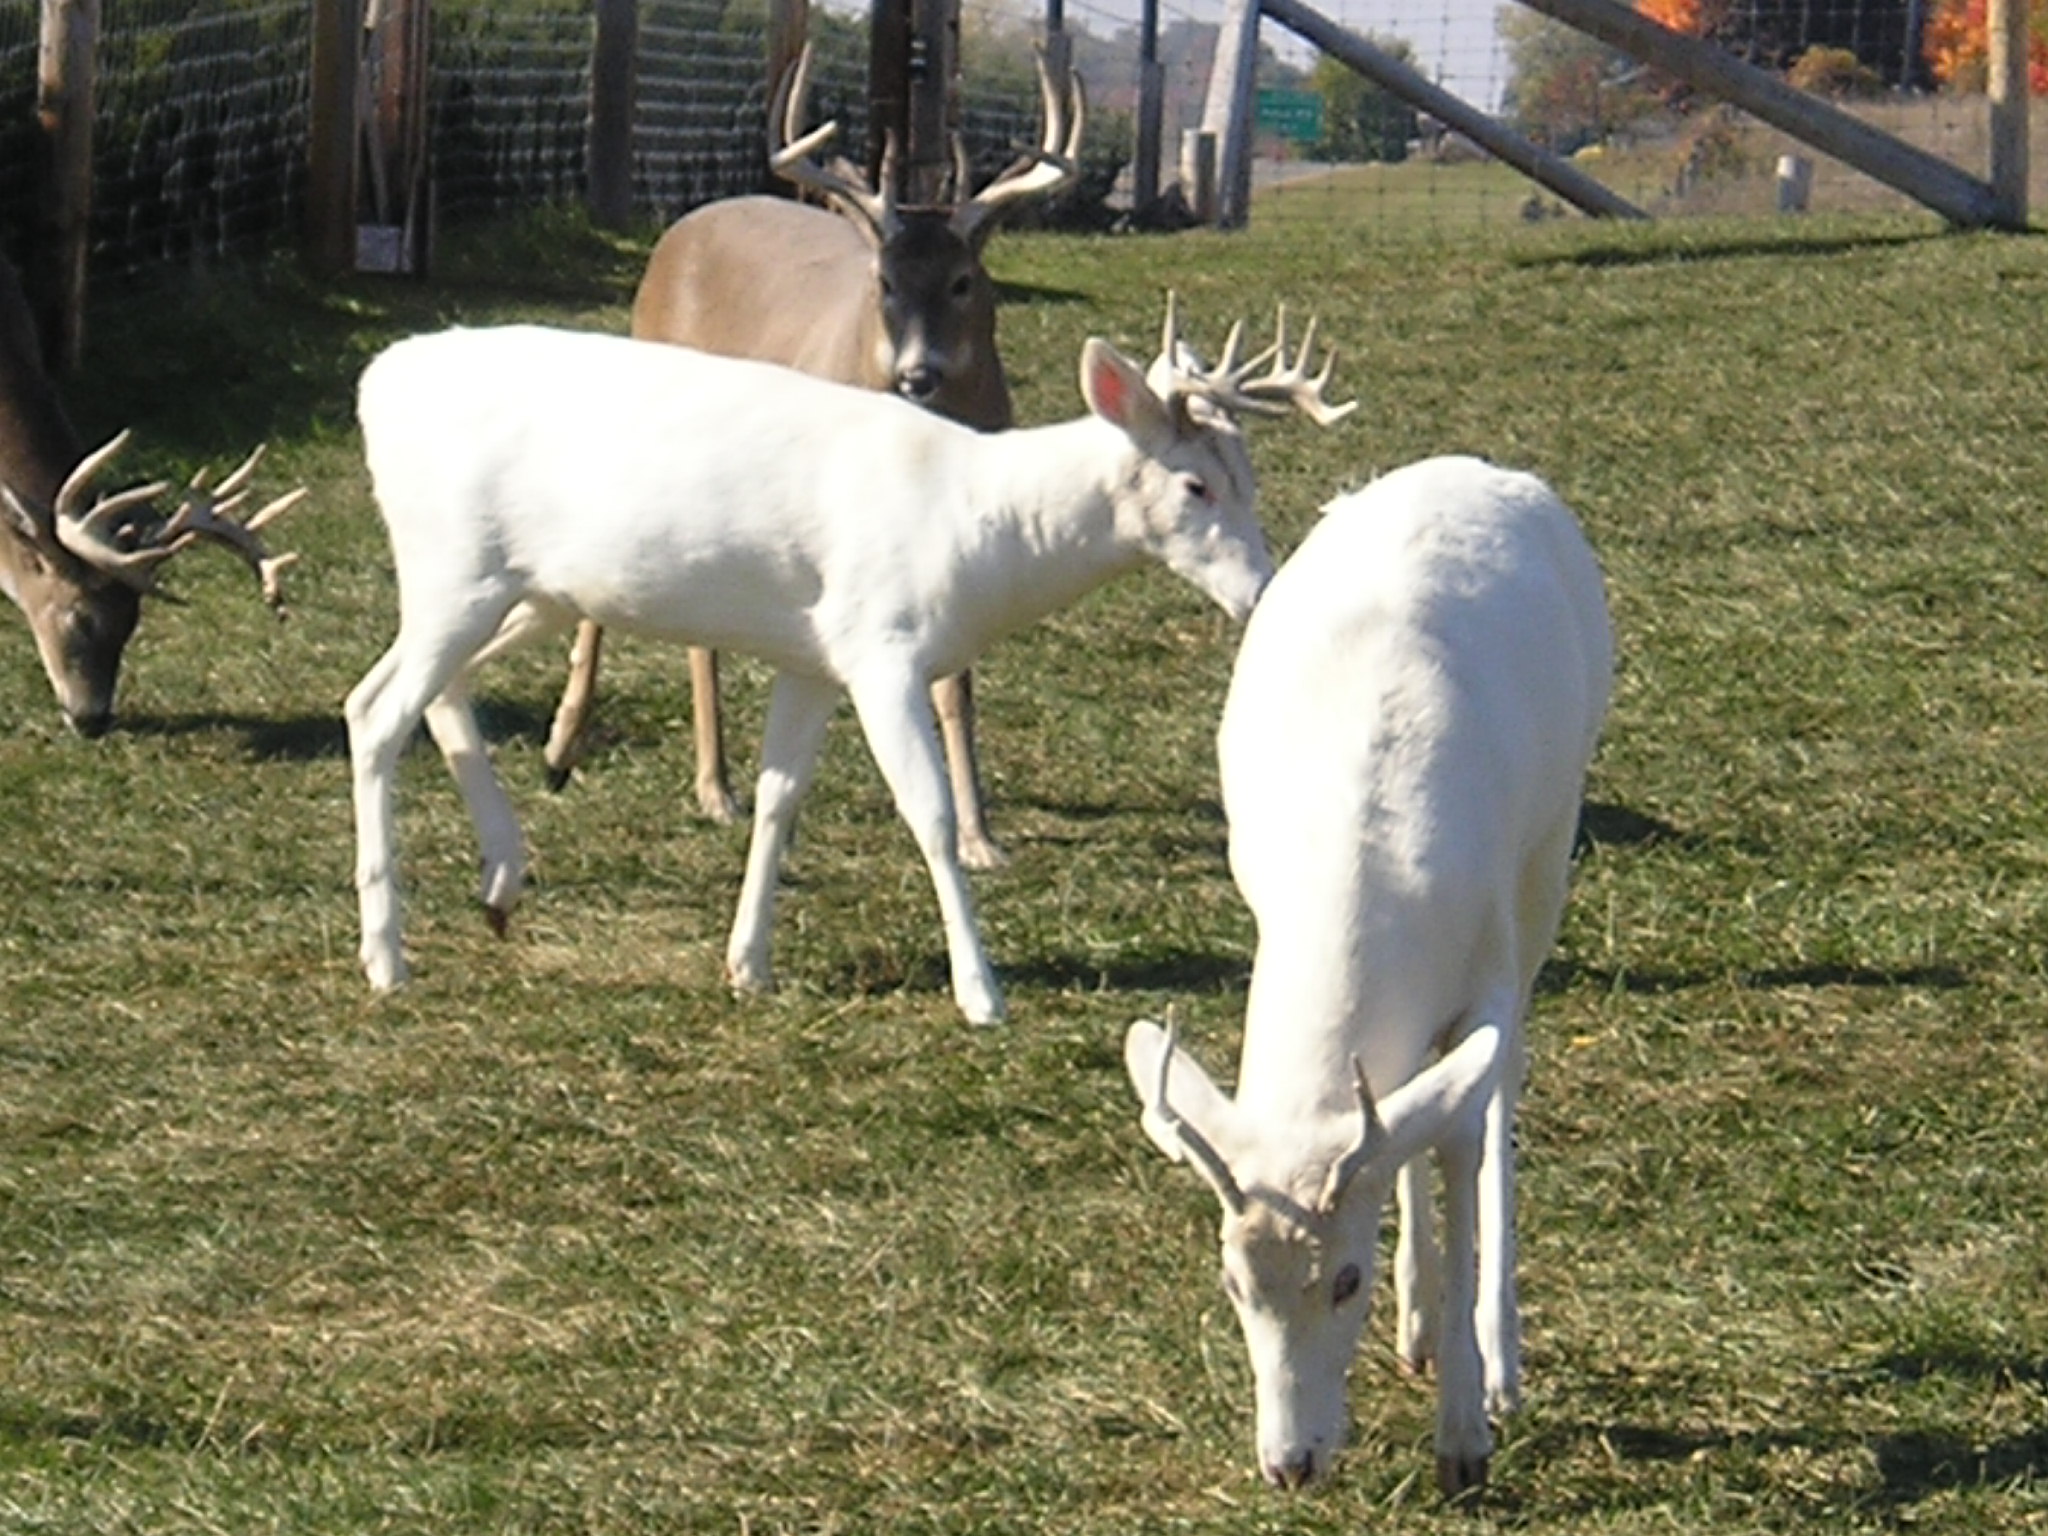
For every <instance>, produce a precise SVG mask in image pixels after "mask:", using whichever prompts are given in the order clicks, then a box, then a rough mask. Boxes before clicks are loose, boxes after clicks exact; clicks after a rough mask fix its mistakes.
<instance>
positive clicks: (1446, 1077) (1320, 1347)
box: [1126, 458, 1613, 1493]
mask: <svg viewBox="0 0 2048 1536" xmlns="http://www.w3.org/2000/svg"><path fill="white" fill-rule="evenodd" d="M1612 666H1613V647H1612V638H1611V635H1610V632H1609V627H1608V619H1607V608H1606V600H1605V597H1604V594H1603V589H1602V583H1601V578H1600V574H1599V570H1598V567H1597V566H1596V565H1595V563H1594V560H1593V556H1592V553H1591V552H1590V551H1589V550H1588V548H1587V547H1586V543H1585V540H1584V538H1583V537H1582V536H1581V534H1580V532H1579V529H1578V527H1577V525H1576V523H1575V522H1574V520H1573V518H1572V515H1571V513H1570V512H1569V511H1567V510H1566V508H1565V507H1564V505H1563V504H1562V503H1561V502H1560V501H1558V499H1557V498H1556V496H1555V495H1553V494H1552V493H1551V491H1550V490H1549V488H1548V487H1546V486H1545V485H1544V484H1543V483H1542V482H1541V481H1539V480H1537V479H1535V478H1533V477H1532V476H1529V475H1526V474H1517V473H1514V472H1511V471H1507V470H1502V469H1497V468H1494V467H1493V466H1491V465H1488V464H1485V463H1482V462H1480V461H1478V460H1475V459H1468V458H1438V459H1429V460H1426V461H1424V462H1422V463H1418V464H1413V465H1410V466H1408V467H1406V468H1404V469H1400V470H1397V471H1395V472H1394V473H1392V474H1389V475H1387V476H1385V477H1384V478H1382V479H1380V480H1377V481H1375V482H1373V483H1372V484H1371V485H1369V486H1367V487H1366V488H1365V489H1363V490H1361V491H1358V492H1355V493H1353V494H1351V495H1347V496H1343V497H1340V498H1338V499H1337V500H1336V501H1334V502H1332V503H1331V504H1330V505H1329V507H1328V508H1327V509H1326V510H1325V515H1324V517H1323V520H1322V521H1321V522H1320V523H1319V524H1318V525H1317V526H1316V527H1315V528H1314V529H1313V530H1312V531H1311V532H1310V534H1309V536H1308V538H1307V539H1306V540H1305V541H1304V542H1303V543H1302V546H1301V548H1300V549H1299V550H1298V551H1297V552H1296V553H1295V554H1294V556H1293V557H1292V558H1290V559H1289V560H1288V561H1287V563H1286V564H1285V565H1284V566H1283V567H1282V568H1281V570H1280V572H1279V574H1278V575H1277V576H1276V577H1274V579H1273V582H1272V584H1271V586H1270V587H1269V588H1268V589H1267V592H1266V595H1265V597H1264V598H1263V599H1262V600H1261V602H1260V604H1259V607H1258V610H1257V612H1256V613H1254V614H1253V616H1252V619H1251V622H1250V623H1249V624H1248V625H1247V626H1246V630H1245V635H1244V643H1243V646H1242V648H1241V650H1240V651H1239V654H1238V659H1237V665H1236V670H1235V673H1234V675H1233V677H1232V679H1231V686H1230V693H1229V698H1228V701H1227V703H1226V706H1225V709H1224V715H1223V723H1222V727H1221V730H1220V732H1219V734H1218V741H1217V750H1218V757H1219V759H1220V763H1221V769H1222V781H1223V801H1224V808H1225V811H1226V812H1227V814H1228V816H1229V821H1230V863H1231V871H1232V874H1233V875H1234V876H1235V878H1236V880H1237V883H1238V886H1239V888H1240V889H1241V890H1242V891H1243V892H1244V896H1245V900H1246V901H1247V903H1248V904H1249V905H1250V906H1251V909H1252V912H1253V914H1254V915H1255V916H1256V918H1257V920H1258V934H1259V942H1258V953H1257V958H1256V961H1255V963H1254V965H1253V969H1252V979H1251V991H1250V997H1249V999H1248V1002H1247V1006H1246V1016H1245V1030H1244V1049H1243V1055H1242V1057H1241V1059H1240V1062H1239V1066H1238V1079H1237V1090H1236V1096H1235V1098H1234V1099H1233V1098H1230V1097H1227V1096H1225V1095H1224V1094H1223V1093H1222V1092H1221V1091H1220V1090H1218V1089H1217V1088H1216V1087H1215V1086H1214V1084H1212V1083H1211V1082H1210V1081H1209V1079H1208V1078H1207V1077H1206V1076H1205V1075H1203V1073H1202V1071H1201V1069H1200V1068H1199V1067H1198V1066H1196V1065H1195V1063H1194V1062H1193V1061H1192V1060H1190V1059H1188V1058H1187V1057H1185V1056H1178V1055H1177V1056H1176V1057H1175V1058H1174V1059H1173V1060H1172V1062H1171V1063H1170V1066H1169V1087H1168V1092H1167V1100H1168V1103H1169V1104H1170V1106H1171V1114H1172V1115H1174V1116H1177V1117H1178V1118H1179V1119H1180V1120H1181V1121H1183V1122H1185V1123H1186V1125H1187V1126H1188V1127H1189V1128H1190V1132H1191V1134H1192V1135H1194V1136H1197V1137H1200V1138H1203V1139H1205V1140H1206V1142H1207V1143H1208V1145H1209V1146H1211V1147H1213V1149H1214V1151H1215V1154H1216V1155H1217V1157H1218V1158H1220V1160H1221V1163H1222V1164H1223V1165H1225V1166H1227V1168H1228V1177H1229V1178H1230V1179H1232V1180H1234V1182H1235V1185H1236V1187H1237V1189H1238V1190H1240V1191H1242V1196H1241V1207H1242V1208H1241V1209H1238V1210H1232V1209H1230V1208H1229V1207H1230V1204H1231V1200H1230V1194H1229V1193H1227V1192H1226V1186H1224V1185H1221V1184H1219V1187H1218V1192H1219V1194H1224V1195H1225V1200H1226V1214H1225V1220H1224V1224H1223V1250H1224V1266H1225V1271H1226V1274H1228V1275H1230V1276H1232V1277H1233V1285H1234V1292H1233V1296H1234V1299H1235V1300H1236V1303H1237V1311H1238V1317H1239V1321H1240V1323H1241V1324H1242V1327H1243V1332H1244V1335H1245V1340H1246V1344H1247V1347H1248V1349H1249V1351H1250V1355H1251V1361H1252V1370H1253V1375H1254V1378H1255V1380H1256V1382H1257V1398H1258V1431H1257V1434H1258V1450H1259V1458H1260V1462H1261V1465H1262V1468H1263V1469H1264V1471H1265V1472H1266V1474H1267V1476H1268V1477H1269V1478H1271V1479H1272V1480H1273V1481H1275V1482H1280V1483H1286V1484H1289V1485H1294V1484H1299V1483H1302V1482H1306V1481H1308V1480H1309V1479H1311V1478H1313V1477H1316V1476H1319V1475H1321V1474H1322V1473H1323V1472H1324V1471H1325V1470H1327V1468H1328V1467H1329V1465H1330V1461H1331V1459H1332V1457H1333V1455H1334V1453H1335V1450H1336V1448H1337V1446H1338V1444H1339V1443H1340V1441H1341V1439H1342V1436H1343V1431H1344V1421H1345V1420H1344V1378H1345V1374H1346V1372H1347V1371H1348V1369H1349V1366H1350V1362H1351V1358H1352V1355H1353V1353H1354V1352H1355V1350H1356V1346H1357V1340H1358V1337H1359V1330H1360V1329H1361V1327H1362V1326H1363V1325H1364V1322H1365V1320H1366V1315H1367V1311H1368V1307H1369V1298H1370V1294H1371V1290H1372V1278H1373V1269H1374V1262H1375V1252H1376V1244H1377V1239H1378V1231H1379V1222H1380V1215H1381V1211H1382V1209H1383V1207H1384V1202H1385V1199H1386V1196H1387V1194H1388V1191H1389V1189H1390V1188H1391V1187H1392V1186H1393V1185H1394V1184H1395V1182H1396V1180H1397V1176H1398V1182H1399V1188H1400V1196H1401V1242H1400V1248H1399V1253H1398V1256H1397V1261H1396V1276H1395V1278H1396V1292H1397V1305H1398V1310H1399V1314H1400V1315H1399V1324H1398V1336H1399V1347H1400V1350H1401V1354H1402V1356H1403V1357H1404V1359H1405V1360H1406V1361H1407V1362H1408V1363H1409V1364H1411V1365H1413V1366H1415V1367H1418V1368H1420V1367H1421V1366H1423V1365H1424V1364H1426V1363H1427V1362H1428V1361H1429V1360H1430V1359H1432V1358H1433V1359H1434V1361H1435V1365H1436V1369H1437V1371H1438V1374H1439V1382H1440V1388H1439V1393H1440V1395H1439V1409H1438V1420H1437V1435H1436V1448H1437V1460H1438V1475H1439V1480H1440V1482H1441V1483H1442V1485H1443V1486H1444V1488H1445V1489H1446V1491H1447V1492H1453V1493H1455V1492H1459V1491H1462V1490H1463V1489H1465V1488H1469V1487H1472V1486H1474V1485H1476V1484H1478V1483H1480V1482H1482V1481H1483V1480H1484V1478H1485V1474H1486V1463H1487V1458H1488V1456H1489V1455H1490V1453H1491V1450H1492V1435H1491V1431H1490V1428H1489V1425H1488V1422H1487V1411H1488V1409H1489V1408H1490V1409H1492V1410H1493V1411H1495V1412H1502V1411H1506V1410H1507V1409H1509V1408H1511V1407H1513V1406H1514V1403H1515V1401H1516V1397H1517V1393H1518V1391H1519V1369H1520V1367H1519V1355H1520V1338H1519V1326H1518V1313H1517V1307H1516V1300H1515V1280H1514V1230H1513V1216H1514V1146H1513V1128H1514V1112H1515V1102H1516V1098H1517V1095H1518V1093H1519V1090H1520V1085H1521V1080H1522V1075H1523V1063H1524V1054H1525V1052H1524V1043H1523V1037H1522V1018H1523V1014H1524V1012H1525V1010H1526V1008H1527V1004H1528V998H1529V992H1530V988H1531V986H1532V984H1533V983H1534V981H1535V977H1536V972H1537V969H1538V967H1539V966H1540V965H1541V964H1542V962H1543V958H1544V956H1545V954H1546V953H1548V951H1549V949H1550V946H1551V943H1552V941H1553V939H1554V938H1555V936H1556V932H1557V925H1558V919H1559V916H1560V913H1561V910H1562V907H1563V903H1564V896H1565V886H1566V878H1567V866H1568V863H1569V858H1570V852H1571V846H1572V840H1573V837H1574V835H1575V830H1576V826H1577V818H1578V813H1579V807H1580V800H1581V796H1582V793H1583V788H1584V780H1585V772H1586V766H1587V762H1588V760H1589V758H1590V757H1591V754H1592V751H1593V747H1594V743H1595V741H1596V738H1597V736H1598V733H1599V729H1600V724H1601V721H1602V719H1603V717H1604V715H1605V713H1606V707H1607V698H1608V688H1609V682H1610V675H1611V671H1612ZM1461 1042H1462V1046H1461ZM1165 1050H1166V1041H1165V1038H1164V1037H1163V1035H1162V1034H1161V1032H1160V1031H1159V1029H1158V1027H1157V1026H1155V1025H1152V1024H1149V1023H1144V1022H1141V1023H1138V1024H1135V1025H1133V1026H1132V1028H1131V1031H1130V1034H1129V1037H1128V1039H1127V1042H1126V1060H1127V1063H1128V1066H1129V1070H1130V1073H1131V1076H1132V1080H1133V1083H1134V1085H1135V1086H1136V1087H1137V1089H1138V1091H1139V1094H1140V1096H1141V1098H1143V1099H1144V1100H1145V1102H1146V1105H1147V1115H1146V1126H1147V1129H1148V1130H1149V1131H1150V1132H1151V1134H1152V1135H1153V1137H1154V1139H1155V1140H1156V1141H1157V1142H1158V1143H1159V1144H1160V1146H1161V1147H1162V1148H1163V1149H1164V1150H1165V1151H1166V1152H1167V1153H1168V1154H1169V1155H1170V1156H1174V1157H1176V1158H1179V1157H1182V1156H1183V1155H1184V1154H1185V1153H1186V1150H1187V1141H1186V1140H1185V1139H1184V1138H1183V1137H1182V1135H1181V1134H1180V1133H1179V1132H1178V1131H1177V1130H1176V1128H1175V1127H1174V1125H1172V1124H1171V1123H1170V1122H1168V1121H1166V1120H1163V1119H1162V1117H1161V1115H1160V1113H1159V1112H1158V1106H1157V1104H1156V1102H1155V1099H1154V1095H1155V1091H1156V1084H1157V1081H1158V1077H1159V1072H1160V1066H1161V1059H1162V1057H1163V1056H1164V1054H1165ZM1446 1053H1447V1054H1446ZM1439 1056H1441V1057H1442V1059H1441V1060H1439V1059H1438V1058H1439ZM1354 1062H1355V1063H1357V1064H1358V1067H1359V1068H1360V1069H1362V1071H1363V1073H1364V1075H1365V1077H1366V1079H1367V1080H1368V1081H1369V1083H1370V1087H1371V1094H1372V1096H1373V1097H1375V1098H1377V1099H1378V1100H1379V1101H1380V1102H1379V1106H1378V1111H1379V1118H1380V1120H1381V1122H1382V1127H1381V1130H1379V1131H1375V1132H1373V1133H1372V1134H1370V1135H1369V1136H1368V1138H1367V1141H1368V1145H1369V1146H1370V1148H1371V1155H1370V1156H1369V1157H1367V1158H1365V1159H1364V1162H1363V1167H1362V1170H1361V1171H1360V1172H1359V1173H1358V1174H1357V1176H1356V1177H1354V1178H1353V1179H1352V1180H1351V1181H1350V1182H1349V1183H1348V1184H1347V1185H1346V1186H1344V1188H1343V1189H1342V1190H1341V1191H1340V1192H1338V1193H1337V1195H1336V1197H1335V1198H1334V1200H1330V1201H1328V1202H1327V1203H1326V1201H1325V1194H1326V1190H1325V1186H1326V1181H1327V1180H1328V1179H1329V1177H1330V1173H1331V1169H1332V1165H1333V1163H1334V1162H1335V1161H1336V1160H1337V1159H1338V1158H1340V1157H1342V1156H1343V1155H1344V1153H1345V1152H1346V1150H1347V1149H1348V1148H1350V1147H1352V1146H1353V1145H1354V1144H1357V1143H1359V1141H1360V1138H1361V1134H1363V1133H1362V1131H1361V1121H1362V1116H1361V1111H1360V1108H1359V1102H1360V1095H1359V1092H1358V1090H1357V1088H1356V1087H1355V1086H1354V1068H1353V1063H1354ZM1382 1134H1383V1136H1384V1139H1381V1137H1382ZM1429 1146H1435V1147H1436V1148H1437V1151H1438V1155H1439V1158H1440V1161H1441V1167H1442V1173H1443V1183H1444V1244H1445V1253H1444V1255H1443V1257H1442V1259H1441V1260H1440V1258H1439V1255H1438V1253H1437V1250H1436V1245H1435V1242H1434V1240H1433V1238H1432V1236H1431V1232H1430V1222H1429V1220H1428V1216H1427V1190H1428V1184H1427V1174H1426V1171H1425V1169H1424V1167H1423V1165H1422V1163H1421V1160H1420V1159H1419V1158H1418V1157H1417V1156H1416V1153H1417V1152H1418V1151H1419V1150H1422V1149H1424V1148H1426V1147H1429ZM1197 1166H1198V1167H1201V1166H1202V1165H1201V1164H1200V1163H1199V1161H1198V1163H1197ZM1204 1171H1205V1172H1207V1170H1204ZM1211 1181H1212V1183H1215V1182H1217V1180H1216V1179H1215V1178H1214V1177H1212V1180H1211ZM1475 1234H1476V1242H1475ZM1347 1270H1348V1271H1349V1272H1350V1274H1351V1275H1352V1276H1354V1277H1356V1278H1357V1279H1358V1281H1359V1282H1360V1283H1358V1284H1357V1285H1356V1287H1355V1294H1353V1295H1351V1296H1349V1297H1346V1298H1345V1299H1343V1300H1342V1302H1341V1304H1340V1303H1339V1302H1338V1300H1337V1296H1338V1292H1339V1291H1341V1290H1343V1289H1345V1287H1344V1286H1341V1285H1339V1284H1338V1277H1340V1276H1343V1275H1345V1273H1346V1271H1347Z"/></svg>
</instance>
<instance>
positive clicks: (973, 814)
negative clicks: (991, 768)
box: [932, 672, 1010, 869]
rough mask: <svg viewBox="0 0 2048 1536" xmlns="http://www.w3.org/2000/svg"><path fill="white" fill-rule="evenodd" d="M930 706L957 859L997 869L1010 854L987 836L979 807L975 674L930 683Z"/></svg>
mask: <svg viewBox="0 0 2048 1536" xmlns="http://www.w3.org/2000/svg"><path fill="white" fill-rule="evenodd" d="M932 707H933V708H934V709H936V710H937V711H938V716H939V732H940V734H941V735H942V736H944V737H945V741H946V772H947V774H948V776H949V777H950V778H951V780H952V784H953V814H954V816H955V818H956V819H957V820H958V822H959V827H960V833H959V846H960V862H961V864H962V865H963V866H964V867H966V868H968V869H1000V868H1001V867H1002V866H1003V865H1005V864H1007V863H1009V861H1010V856H1009V855H1008V854H1006V853H1004V852H1003V850H1002V849H1001V848H1000V847H998V846H997V845H996V841H995V839H994V838H992V837H990V836H989V832H988V817H987V814H986V812H985V811H984V810H983V808H982V798H981V762H980V759H979V757H978V756H977V755H976V753H975V750H974V676H973V674H972V673H969V672H957V673H955V674H954V675H953V676H951V677H942V678H940V679H939V680H938V681H937V682H935V683H933V684H932Z"/></svg>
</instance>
